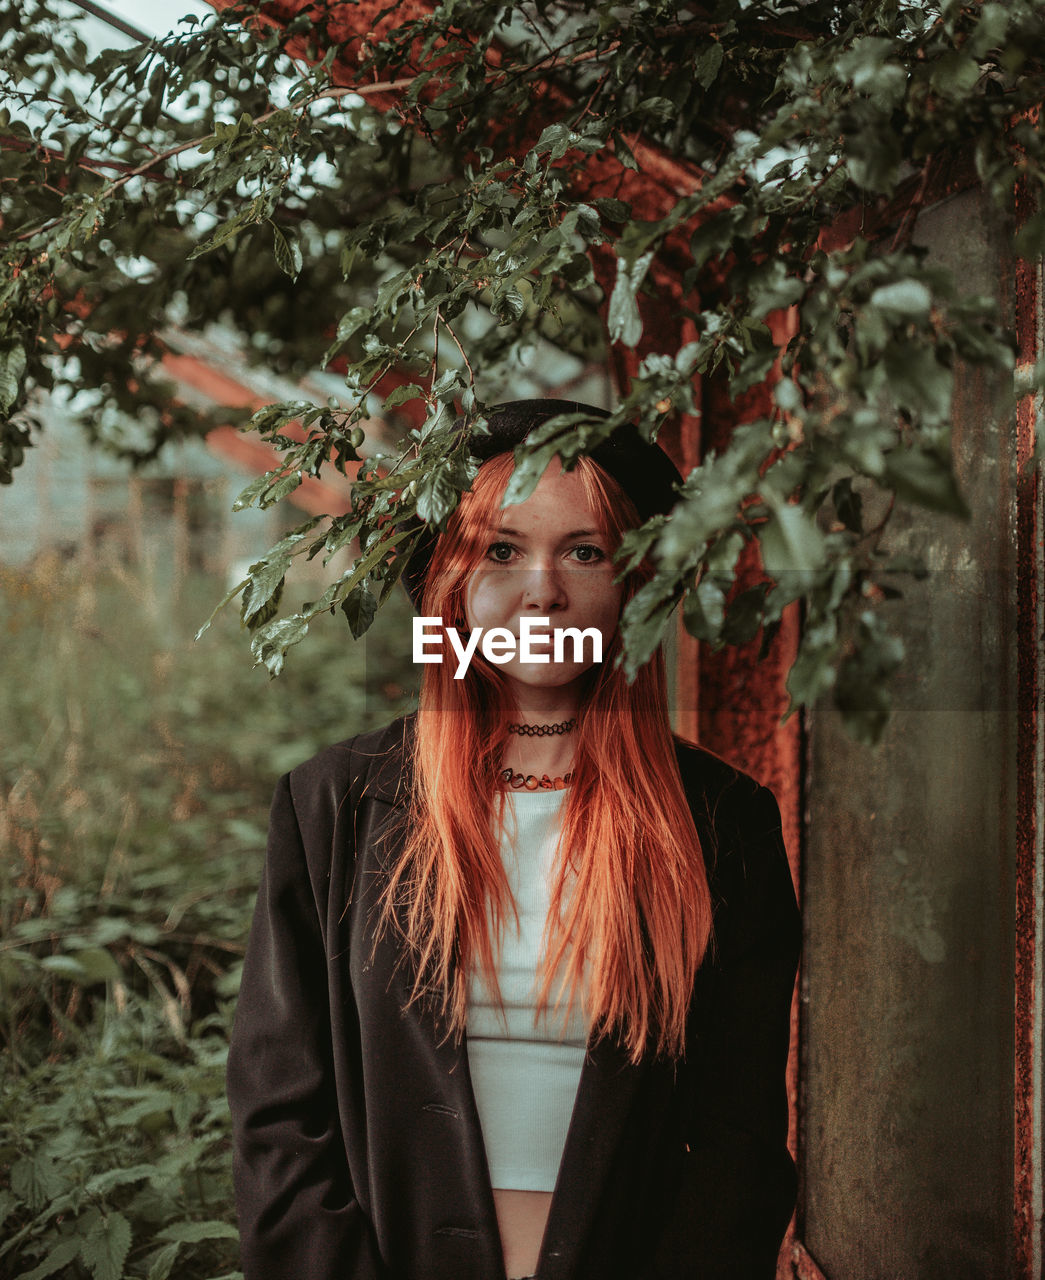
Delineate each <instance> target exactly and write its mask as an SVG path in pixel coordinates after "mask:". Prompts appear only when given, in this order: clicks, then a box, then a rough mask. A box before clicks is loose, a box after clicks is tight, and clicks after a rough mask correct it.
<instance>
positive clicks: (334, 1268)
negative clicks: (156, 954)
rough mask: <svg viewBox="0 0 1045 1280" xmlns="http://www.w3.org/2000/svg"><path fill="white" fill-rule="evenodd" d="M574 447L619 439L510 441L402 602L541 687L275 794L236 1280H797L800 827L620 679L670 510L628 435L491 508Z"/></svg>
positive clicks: (436, 676) (414, 720) (256, 963)
mask: <svg viewBox="0 0 1045 1280" xmlns="http://www.w3.org/2000/svg"><path fill="white" fill-rule="evenodd" d="M569 411H582V412H591V413H595V414H597V413H598V412H599V411H598V410H590V409H589V407H588V406H584V405H578V404H574V403H571V402H561V401H537V402H533V401H522V402H516V403H514V404H510V405H506V406H499V407H498V408H497V409H496V410H494V411H493V413H492V414H491V416H490V423H491V434H490V436H488V437H476V438H475V439H474V440H473V442H472V445H471V447H472V449H473V452H475V453H476V454H477V456H479V457H480V458H482V459H484V465H483V466H482V467H481V468H480V471H479V475H478V478H477V479H476V481H475V484H474V485H473V488H472V490H471V491H470V492H469V493H468V494H465V495H464V496H463V498H462V501H461V504H460V507H459V508H458V510H457V511H456V512H455V513H454V515H453V517H452V518H451V520H450V522H449V524H448V527H447V531H446V532H445V533H444V534H443V535H442V536H441V537H439V538H437V539H432V538H429V540H428V542H427V544H426V545H425V546H423V547H422V548H420V549H419V551H418V553H417V554H416V556H415V559H414V560H413V561H412V562H411V565H410V567H409V569H408V573H407V577H406V580H407V584H408V587H409V589H410V591H411V595H412V596H413V598H414V600H415V603H419V604H420V605H421V609H422V612H423V613H424V614H425V615H426V616H429V617H438V618H440V619H442V620H443V621H444V622H445V624H446V625H447V626H459V628H460V630H461V631H462V632H464V633H469V632H471V631H472V630H473V629H474V630H478V629H479V628H480V627H481V628H483V629H484V630H485V629H489V628H498V627H500V628H504V629H505V630H504V632H502V633H500V636H501V639H502V640H503V639H505V638H506V637H507V639H508V640H510V639H512V638H518V637H519V636H520V634H521V632H522V630H523V625H522V624H523V619H529V620H531V621H532V620H537V619H545V620H547V621H543V622H541V623H540V624H539V626H540V632H547V633H548V644H547V645H546V647H545V649H544V653H545V654H547V655H548V656H549V658H550V659H551V660H549V661H545V662H541V661H536V660H532V659H533V658H534V656H535V654H536V652H537V650H538V649H539V647H540V641H541V639H542V635H541V633H540V632H539V633H538V635H537V641H538V643H537V644H536V645H535V646H534V652H531V654H530V655H529V657H530V659H531V660H530V661H524V660H523V658H524V657H525V656H527V655H522V654H520V653H519V651H518V649H516V651H515V653H514V655H513V654H512V653H511V652H510V650H511V647H512V646H511V645H509V644H504V645H503V646H502V647H501V649H500V650H496V649H493V648H491V649H490V650H489V653H490V655H491V656H490V657H484V656H483V655H482V651H481V650H480V649H477V650H476V651H475V653H474V656H473V657H472V659H471V662H470V664H469V665H468V669H467V671H466V672H465V673H464V674H463V677H462V678H461V679H456V678H455V671H456V668H457V662H456V659H455V660H454V661H452V662H451V661H443V662H441V663H435V662H431V663H430V664H429V665H427V666H426V667H425V669H424V675H423V680H422V691H421V698H420V704H419V709H418V712H417V714H416V716H408V717H405V718H403V719H401V720H399V721H397V722H395V723H394V724H392V725H391V726H389V727H388V728H387V729H384V730H380V731H377V732H374V733H369V734H363V735H361V736H359V737H356V738H353V739H350V740H348V741H347V742H345V743H342V744H340V745H339V746H337V747H333V748H330V749H328V750H327V751H325V752H322V753H320V755H319V756H317V757H315V758H314V759H313V760H311V761H309V762H308V763H306V764H304V765H302V766H300V767H299V768H298V769H296V770H294V771H292V772H291V773H290V774H289V775H287V776H286V777H284V778H283V779H282V780H281V782H280V784H279V787H278V788H277V792H276V797H275V800H274V803H273V809H272V820H271V828H270V839H269V852H268V859H267V863H266V868H265V874H264V878H263V881H262V885H261V890H260V894H259V898H258V906H257V911H256V915H255V922H254V926H253V929H252V933H251V939H250V944H249V948H248V955H247V960H246V964H245V968H244V975H243V986H242V991H241V995H240V1002H239V1007H238V1010H237V1015H236V1024H235V1029H234V1032H233V1038H232V1044H231V1049H230V1055H229V1076H228V1089H229V1101H230V1105H231V1108H232V1113H233V1120H234V1127H235V1178H236V1192H237V1208H238V1213H239V1220H240V1229H241V1237H242V1243H243V1260H244V1273H245V1277H246V1280H282V1278H286V1280H290V1278H291V1277H294V1278H295V1280H296V1278H297V1277H301V1278H302V1280H326V1278H327V1277H329V1278H330V1280H333V1278H334V1277H341V1278H343V1280H384V1278H387V1280H393V1278H396V1280H465V1278H467V1277H474V1278H475V1280H487V1278H489V1280H505V1277H506V1276H507V1277H508V1278H509V1280H514V1278H515V1277H519V1276H529V1275H537V1276H539V1277H540V1278H541V1280H581V1278H582V1277H583V1278H584V1280H613V1278H615V1277H619V1280H676V1278H680V1277H683V1276H686V1277H689V1276H693V1277H700V1280H714V1278H715V1277H720V1278H723V1280H724V1278H725V1277H734V1278H736V1280H741V1278H743V1280H761V1278H765V1280H769V1278H770V1277H772V1276H773V1274H774V1264H775V1259H776V1254H777V1250H778V1248H779V1244H780V1241H781V1238H782V1236H783V1233H784V1229H785V1227H786V1224H787V1221H788V1219H789V1217H790V1214H791V1210H792V1208H793V1204H794V1194H795V1185H794V1167H793V1164H792V1162H791V1159H790V1157H789V1155H788V1152H787V1148H786V1134H787V1101H786V1094H785V1088H784V1072H785V1066H786V1059H787V1044H788V1023H789V1006H790V998H791V990H792V986H793V982H794V974H795V967H796V964H797V954H798V945H799V929H798V917H797V908H796V905H795V898H794V891H793V888H792V884H791V878H790V873H789V871H788V866H787V860H786V856H785V853H784V849H783V844H782V840H781V833H780V819H779V814H778V811H777V807H776V804H775V802H774V800H773V798H772V796H771V795H770V794H769V793H768V792H767V791H765V790H764V789H762V788H760V787H758V786H757V785H756V784H755V783H754V782H753V781H752V780H751V779H750V778H748V777H747V776H745V775H744V774H742V773H739V772H738V771H737V770H735V769H733V768H731V767H730V766H728V765H727V764H725V763H724V762H723V761H721V760H719V759H718V758H717V757H715V756H713V755H711V754H710V753H708V752H705V751H702V750H700V749H699V748H696V747H693V746H691V745H689V744H687V743H684V742H682V740H681V739H677V738H674V737H673V735H672V734H671V731H670V727H669V722H668V715H667V700H666V685H665V676H664V662H663V657H662V656H661V655H660V654H658V655H657V656H656V657H655V658H654V659H652V660H651V661H650V662H649V663H647V664H646V665H645V666H644V667H643V668H642V669H641V670H640V673H639V675H638V677H637V678H636V680H635V682H634V683H633V684H632V685H629V684H628V683H627V682H626V680H625V679H624V676H623V673H622V670H621V668H619V667H617V666H616V665H615V663H614V657H615V655H616V654H617V653H618V651H619V647H620V639H619V635H618V631H617V623H618V619H619V616H620V611H621V609H622V607H623V606H624V604H625V603H626V602H627V600H628V599H629V598H630V596H631V595H632V594H633V593H634V591H635V590H636V589H637V587H638V586H639V585H641V583H642V582H643V581H644V580H646V579H648V576H649V569H648V567H646V566H640V567H639V569H637V570H636V571H635V572H633V573H632V574H630V575H629V576H628V577H627V578H626V579H625V581H624V582H623V583H617V582H615V581H614V577H615V572H616V570H615V567H614V565H613V563H612V556H613V552H614V551H615V550H616V548H617V545H618V544H619V541H620V538H621V536H622V534H623V533H624V531H625V530H626V529H627V528H628V527H633V526H635V525H637V524H638V523H640V522H641V521H642V520H644V519H646V518H648V517H649V516H650V515H652V514H654V513H655V512H657V511H661V512H664V511H667V510H669V509H670V507H671V505H672V503H673V500H674V491H673V483H674V482H676V481H677V480H678V473H677V472H676V471H675V469H674V467H673V466H672V465H671V463H670V462H669V461H668V459H667V456H666V455H665V454H664V453H663V451H662V450H660V449H659V448H657V447H656V446H653V445H649V444H647V443H646V442H645V441H643V440H642V439H641V437H639V435H638V433H637V432H631V433H616V434H615V436H614V440H613V442H612V443H610V444H606V445H603V446H600V447H599V448H597V449H595V450H594V451H593V453H592V456H591V458H581V459H580V460H579V461H578V463H577V466H576V467H575V468H574V469H573V470H571V471H569V472H565V471H563V470H562V468H561V466H560V465H559V463H558V460H557V459H556V460H553V462H552V464H551V465H550V466H549V468H548V471H547V472H546V473H545V475H544V477H543V478H542V480H541V481H540V483H539V484H538V486H537V488H536V490H535V491H534V493H533V494H532V495H531V497H530V498H529V499H528V500H527V501H526V502H524V503H520V504H516V505H513V506H510V507H507V508H505V509H503V510H502V509H501V508H500V499H501V496H502V494H503V491H504V486H505V484H506V482H507V479H508V476H509V474H510V472H511V467H512V459H511V455H510V451H511V449H512V448H513V447H514V445H515V444H517V443H518V442H519V441H520V440H522V439H523V438H524V437H525V436H526V435H527V434H528V432H529V431H530V430H531V429H532V428H533V427H534V426H535V425H537V424H538V423H539V422H541V421H543V420H545V419H546V418H548V417H549V416H551V415H553V414H556V413H562V412H569ZM570 628H572V629H574V630H576V631H578V632H583V631H585V630H587V631H588V633H589V634H588V635H587V637H586V638H585V641H584V645H583V647H582V648H581V649H580V650H579V651H578V650H574V648H573V647H572V643H571V641H570V637H569V636H567V637H566V640H565V644H564V648H563V650H562V651H561V652H557V651H556V650H555V649H554V648H553V645H552V643H551V634H552V633H554V631H555V630H557V629H558V630H560V631H566V630H567V629H570ZM505 633H506V635H505ZM596 633H597V634H596ZM598 638H601V640H602V642H603V644H602V648H603V654H602V661H601V662H597V661H595V660H594V659H595V648H596V640H597V639H598ZM449 656H450V655H448V657H449ZM556 658H558V659H559V660H555V659H556Z"/></svg>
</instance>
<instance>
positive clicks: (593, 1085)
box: [538, 1038, 646, 1280]
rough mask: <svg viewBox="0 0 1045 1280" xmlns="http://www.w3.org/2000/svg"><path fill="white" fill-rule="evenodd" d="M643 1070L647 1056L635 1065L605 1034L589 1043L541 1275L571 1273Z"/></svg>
mask: <svg viewBox="0 0 1045 1280" xmlns="http://www.w3.org/2000/svg"><path fill="white" fill-rule="evenodd" d="M645 1072H646V1064H645V1062H642V1063H640V1064H639V1065H638V1066H635V1065H633V1064H632V1063H631V1062H630V1061H629V1059H628V1056H627V1054H626V1053H625V1052H624V1051H623V1050H622V1049H620V1048H618V1046H617V1045H616V1044H614V1043H613V1042H612V1041H611V1040H609V1039H607V1038H604V1039H602V1040H600V1041H598V1042H597V1043H596V1044H595V1045H594V1046H592V1047H591V1048H590V1049H589V1051H588V1055H587V1057H586V1058H585V1060H584V1066H583V1068H582V1070H581V1078H580V1083H579V1084H578V1086H577V1097H576V1100H575V1102H574V1104H573V1115H572V1116H571V1118H570V1127H569V1131H568V1132H567V1135H566V1146H565V1148H564V1150H563V1153H562V1162H561V1164H560V1165H559V1176H558V1178H557V1180H556V1183H555V1193H554V1195H553V1197H552V1203H551V1210H550V1212H549V1215H548V1225H547V1228H546V1229H545V1233H544V1243H543V1245H542V1247H541V1257H540V1264H539V1266H538V1274H539V1275H540V1276H541V1280H556V1278H557V1277H565V1276H570V1275H572V1274H573V1272H574V1268H575V1266H576V1263H577V1258H578V1255H579V1253H580V1250H581V1246H582V1245H583V1243H584V1240H585V1238H586V1237H587V1234H588V1230H589V1228H590V1226H591V1224H592V1220H593V1219H594V1217H595V1211H596V1208H597V1206H598V1203H599V1200H600V1198H601V1193H602V1188H603V1184H604V1183H605V1181H606V1178H607V1176H608V1174H609V1170H610V1165H611V1163H612V1160H613V1155H614V1152H615V1150H616V1148H617V1145H618V1143H619V1141H620V1136H621V1131H622V1129H623V1127H624V1125H625V1123H626V1121H627V1118H628V1113H629V1112H630V1110H631V1106H632V1102H633V1101H634V1098H635V1094H636V1092H637V1090H638V1088H639V1086H640V1084H641V1083H642V1080H643V1077H644V1075H645Z"/></svg>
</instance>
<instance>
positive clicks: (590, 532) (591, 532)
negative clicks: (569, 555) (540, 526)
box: [490, 525, 602, 542]
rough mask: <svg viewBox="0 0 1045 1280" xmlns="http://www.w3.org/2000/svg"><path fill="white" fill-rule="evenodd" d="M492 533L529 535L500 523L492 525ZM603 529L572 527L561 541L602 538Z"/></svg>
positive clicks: (523, 536) (512, 535)
mask: <svg viewBox="0 0 1045 1280" xmlns="http://www.w3.org/2000/svg"><path fill="white" fill-rule="evenodd" d="M490 532H491V533H501V534H504V535H505V537H508V538H525V537H526V536H527V535H526V534H525V533H522V532H521V531H520V530H519V529H509V528H508V526H507V525H500V526H498V527H496V528H494V527H492V526H491V529H490ZM601 537H602V530H601V529H571V530H570V532H569V533H564V534H563V535H562V538H561V541H563V542H565V541H567V539H569V538H601Z"/></svg>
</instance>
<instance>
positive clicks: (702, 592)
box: [682, 577, 726, 644]
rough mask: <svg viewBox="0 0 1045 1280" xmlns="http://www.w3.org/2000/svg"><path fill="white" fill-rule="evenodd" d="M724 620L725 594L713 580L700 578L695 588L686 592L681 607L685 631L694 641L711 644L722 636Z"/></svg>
mask: <svg viewBox="0 0 1045 1280" xmlns="http://www.w3.org/2000/svg"><path fill="white" fill-rule="evenodd" d="M725 618H726V597H725V593H724V592H723V591H722V588H721V587H720V586H719V585H718V583H717V582H716V581H715V580H714V579H713V578H710V577H704V578H701V580H700V583H699V584H698V586H697V588H696V589H695V590H693V591H689V592H687V594H686V599H685V601H684V603H683V606H682V619H683V622H684V623H685V626H686V630H687V631H688V632H689V634H690V635H691V636H693V637H694V638H695V639H697V640H705V641H708V642H709V643H712V644H713V643H715V642H716V641H717V640H718V639H719V637H720V636H721V634H722V624H723V622H724V621H725Z"/></svg>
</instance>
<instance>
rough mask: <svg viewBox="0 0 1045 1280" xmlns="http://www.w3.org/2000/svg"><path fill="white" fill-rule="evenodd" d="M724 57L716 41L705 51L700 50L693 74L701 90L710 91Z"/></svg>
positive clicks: (720, 46)
mask: <svg viewBox="0 0 1045 1280" xmlns="http://www.w3.org/2000/svg"><path fill="white" fill-rule="evenodd" d="M724 56H725V54H724V50H723V48H722V45H721V44H720V43H719V41H717V40H714V41H712V43H711V44H709V45H708V47H707V48H706V49H702V50H701V51H700V53H698V54H697V59H696V62H695V63H694V66H693V74H694V75H695V76H696V80H697V84H699V85H700V87H701V88H702V89H710V88H711V86H712V84H714V82H715V80H716V79H717V77H718V73H719V71H720V69H721V67H722V59H723V57H724Z"/></svg>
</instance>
